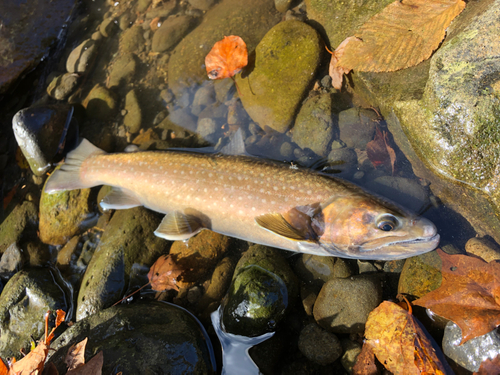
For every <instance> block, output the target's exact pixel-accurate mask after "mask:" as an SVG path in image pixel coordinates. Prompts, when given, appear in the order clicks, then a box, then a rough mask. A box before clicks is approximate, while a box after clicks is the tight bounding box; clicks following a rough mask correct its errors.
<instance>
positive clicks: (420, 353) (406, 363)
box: [365, 301, 446, 375]
mask: <svg viewBox="0 0 500 375" xmlns="http://www.w3.org/2000/svg"><path fill="white" fill-rule="evenodd" d="M365 338H366V342H365V343H366V344H367V345H370V346H371V347H372V350H373V352H374V353H375V356H376V357H377V359H378V360H379V361H380V362H381V363H382V364H383V365H384V366H385V368H386V369H387V370H389V371H391V372H393V373H395V374H407V375H412V374H415V375H419V374H424V373H425V374H438V375H439V374H441V375H442V374H445V373H446V369H445V367H444V365H443V364H442V363H441V361H440V360H439V358H438V357H437V355H436V351H437V350H439V348H435V347H434V346H433V345H432V343H431V341H430V339H429V338H428V337H427V334H426V333H425V331H424V330H423V329H422V327H421V325H420V323H419V321H418V320H417V319H416V318H415V317H414V316H413V315H412V313H411V309H410V311H407V310H405V309H403V308H402V307H401V306H399V305H398V304H396V303H393V302H389V301H384V302H382V303H381V304H380V305H379V306H378V307H377V308H376V309H375V310H373V311H372V312H371V313H370V315H369V316H368V320H367V322H366V330H365Z"/></svg>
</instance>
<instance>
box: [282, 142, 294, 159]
mask: <svg viewBox="0 0 500 375" xmlns="http://www.w3.org/2000/svg"><path fill="white" fill-rule="evenodd" d="M293 149H294V147H293V146H292V144H291V143H290V142H283V143H282V144H281V147H280V155H281V156H282V157H283V158H284V159H285V160H291V159H292V157H293Z"/></svg>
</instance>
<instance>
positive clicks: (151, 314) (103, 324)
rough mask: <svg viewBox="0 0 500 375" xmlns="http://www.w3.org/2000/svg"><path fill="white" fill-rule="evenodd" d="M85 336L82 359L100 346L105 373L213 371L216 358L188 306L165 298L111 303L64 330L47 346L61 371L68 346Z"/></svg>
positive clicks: (63, 367) (64, 366)
mask: <svg viewBox="0 0 500 375" xmlns="http://www.w3.org/2000/svg"><path fill="white" fill-rule="evenodd" d="M86 337H88V342H87V346H86V350H85V351H86V353H87V355H86V358H85V359H86V361H87V362H88V360H89V359H90V357H92V356H93V355H94V354H95V353H97V352H98V351H100V350H102V351H103V354H104V365H103V368H102V373H103V374H111V373H115V372H117V371H123V373H124V374H185V375H187V374H203V375H205V374H208V375H210V374H214V373H215V358H214V356H213V349H212V344H211V342H210V339H209V338H208V335H207V334H206V332H205V330H204V329H203V327H202V326H201V324H200V323H199V322H198V321H197V320H196V319H195V318H194V317H193V316H192V315H191V314H189V313H188V312H187V311H186V310H184V309H182V308H179V307H177V306H174V305H171V304H167V303H165V302H149V303H135V304H132V305H120V306H117V307H112V308H109V309H106V310H104V311H101V312H99V313H98V314H95V315H92V316H90V317H88V318H87V319H84V320H82V321H79V322H77V323H75V324H74V325H73V326H71V327H70V328H69V329H67V330H66V331H65V332H64V333H63V334H62V335H61V336H60V337H58V338H57V340H55V341H53V343H52V345H51V348H53V349H55V350H56V351H55V352H52V351H51V352H50V353H49V361H50V362H53V363H54V364H55V365H56V367H57V368H58V370H59V373H60V374H63V373H64V372H65V371H66V368H67V366H66V365H65V363H64V358H65V356H66V353H67V352H68V349H69V347H70V346H71V345H72V344H74V343H77V342H80V341H81V340H83V339H84V338H86Z"/></svg>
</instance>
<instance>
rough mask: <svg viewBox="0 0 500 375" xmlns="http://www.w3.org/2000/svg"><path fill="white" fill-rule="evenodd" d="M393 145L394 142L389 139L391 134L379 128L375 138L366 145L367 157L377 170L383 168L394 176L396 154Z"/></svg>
mask: <svg viewBox="0 0 500 375" xmlns="http://www.w3.org/2000/svg"><path fill="white" fill-rule="evenodd" d="M392 144H393V142H392V140H391V139H390V138H389V133H388V132H387V131H385V130H383V131H382V130H380V129H379V127H378V126H377V128H376V130H375V137H373V140H371V141H370V142H368V143H367V144H366V155H367V156H368V159H370V161H371V162H372V164H373V166H374V167H375V168H378V167H380V166H383V167H385V169H386V170H387V171H389V172H391V174H392V175H394V172H395V165H396V152H395V151H394V148H393V146H392Z"/></svg>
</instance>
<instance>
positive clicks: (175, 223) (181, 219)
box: [155, 211, 205, 241]
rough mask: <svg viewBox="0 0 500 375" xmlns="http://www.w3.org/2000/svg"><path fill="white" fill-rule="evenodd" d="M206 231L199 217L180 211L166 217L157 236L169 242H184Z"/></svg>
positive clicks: (156, 232)
mask: <svg viewBox="0 0 500 375" xmlns="http://www.w3.org/2000/svg"><path fill="white" fill-rule="evenodd" d="M203 229H205V228H204V227H203V225H202V224H201V222H200V220H199V219H198V217H196V216H194V215H188V214H185V213H183V212H180V211H173V212H169V213H168V214H166V215H165V217H164V218H163V220H162V221H161V223H160V225H159V226H158V228H157V229H156V230H155V235H156V236H158V237H161V238H164V239H166V240H169V241H184V240H187V239H189V238H191V237H193V236H194V235H195V234H197V233H199V232H200V231H201V230H203Z"/></svg>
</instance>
